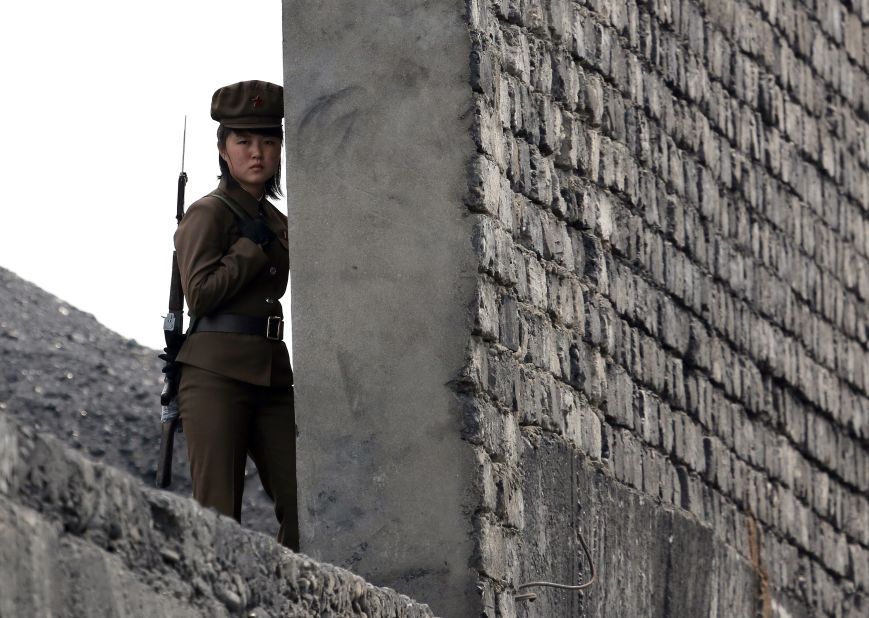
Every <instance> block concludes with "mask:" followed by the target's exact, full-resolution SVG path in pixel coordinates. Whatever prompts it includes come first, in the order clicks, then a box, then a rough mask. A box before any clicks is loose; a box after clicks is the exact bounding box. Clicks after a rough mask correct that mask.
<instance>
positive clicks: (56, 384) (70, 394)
mask: <svg viewBox="0 0 869 618" xmlns="http://www.w3.org/2000/svg"><path fill="white" fill-rule="evenodd" d="M159 321H160V320H159V318H157V320H156V321H155V328H160V324H159ZM157 353H158V352H157V351H156V350H151V349H148V348H145V347H143V346H141V345H139V344H138V343H136V342H135V341H133V340H131V339H125V338H124V337H121V336H120V335H118V334H117V333H115V332H113V331H111V330H109V329H107V328H106V327H104V326H103V325H101V324H100V323H99V322H97V321H96V319H94V317H93V316H92V315H90V314H88V313H84V312H82V311H79V310H77V309H75V308H74V307H71V306H70V305H68V304H66V303H64V302H63V301H62V300H60V299H58V298H56V297H54V296H52V295H51V294H48V293H47V292H45V291H43V290H41V289H39V288H38V287H36V286H35V285H33V284H32V283H29V282H27V281H25V280H23V279H21V278H20V277H18V276H16V275H15V274H13V273H12V272H10V271H8V270H5V269H3V268H0V410H4V411H5V412H7V413H8V414H9V415H10V416H12V417H13V418H15V419H16V420H17V421H18V423H19V424H20V425H26V426H30V427H32V428H33V429H35V430H36V431H38V432H47V433H50V434H54V435H55V436H57V437H58V438H60V439H61V440H62V441H64V442H66V443H67V444H69V445H70V446H72V447H73V448H75V449H77V450H79V451H81V452H82V453H84V454H85V455H87V456H88V457H90V458H92V459H95V460H98V461H101V462H103V463H106V464H109V465H112V466H115V467H117V468H120V469H122V470H124V471H126V472H128V473H130V474H132V475H133V476H135V477H136V478H138V479H140V480H141V481H142V482H143V483H145V484H147V485H149V486H153V484H154V473H155V470H156V463H157V454H158V450H159V436H160V406H159V393H160V389H161V387H162V378H163V376H162V374H161V373H160V367H161V366H162V365H161V361H159V360H158V359H157ZM173 476H174V480H173V485H172V490H173V491H175V492H176V493H179V494H181V495H184V496H189V495H190V477H189V475H188V472H187V452H186V449H185V444H184V438H183V434H179V436H178V439H176V442H175V461H174V467H173ZM242 523H243V524H244V525H245V526H247V527H250V528H253V529H255V530H259V531H261V532H265V533H267V534H274V533H275V532H276V529H277V524H276V522H275V519H274V515H273V512H272V509H271V504H270V501H269V499H268V498H267V497H266V496H265V494H264V492H263V491H262V488H261V486H260V484H259V478H258V477H257V474H256V469H255V468H254V467H253V465H252V464H250V463H249V465H248V471H247V485H246V491H245V504H244V507H243V510H242Z"/></svg>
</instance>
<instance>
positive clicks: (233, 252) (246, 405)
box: [175, 81, 299, 550]
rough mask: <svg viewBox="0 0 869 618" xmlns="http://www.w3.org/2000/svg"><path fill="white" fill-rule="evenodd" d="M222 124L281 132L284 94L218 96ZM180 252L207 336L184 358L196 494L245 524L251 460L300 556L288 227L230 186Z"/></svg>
mask: <svg viewBox="0 0 869 618" xmlns="http://www.w3.org/2000/svg"><path fill="white" fill-rule="evenodd" d="M211 115H212V117H213V118H214V119H215V120H218V121H219V122H221V124H223V125H224V126H226V127H229V128H232V129H241V130H244V129H256V128H266V127H275V126H280V123H281V117H282V115H283V89H282V88H281V87H280V86H277V85H275V84H269V83H267V82H259V81H250V82H240V83H238V84H233V85H231V86H226V87H224V88H221V89H219V90H218V91H217V92H215V93H214V97H213V98H212V110H211ZM221 198H223V199H221ZM225 201H228V202H229V203H230V204H229V205H228V204H227V203H225ZM234 209H237V210H238V212H234ZM240 215H244V216H243V219H244V220H245V221H246V220H248V219H249V218H250V219H255V218H260V219H261V220H262V221H263V222H265V224H266V225H267V226H268V229H270V230H271V232H273V233H274V235H275V238H274V240H272V241H271V242H268V243H265V242H263V244H257V242H259V241H257V242H254V241H253V240H251V239H250V238H248V237H245V236H242V235H241V231H240V230H241V226H242V225H243V221H242V220H240ZM175 249H176V253H177V257H178V267H179V271H180V274H181V284H182V288H183V289H184V296H185V298H186V299H187V305H188V307H189V309H190V314H191V317H192V320H191V322H192V324H194V325H196V326H192V328H193V331H192V332H191V333H190V334H189V335H188V337H187V340H186V341H185V343H184V345H183V346H182V347H181V350H180V351H179V353H178V356H177V362H178V363H180V364H181V367H182V369H181V382H180V385H179V390H178V404H179V409H180V413H181V421H182V423H183V426H184V433H185V435H186V438H187V449H188V456H189V462H190V474H191V478H192V481H193V495H194V497H195V498H196V499H197V500H198V501H199V502H201V503H202V504H203V505H205V506H209V507H213V508H215V509H217V510H218V511H219V512H221V513H223V514H224V515H229V516H232V517H234V518H235V519H237V520H239V521H240V519H241V498H242V491H243V489H244V468H245V463H246V460H247V456H248V455H250V457H251V458H252V459H253V460H254V463H256V466H257V470H258V471H259V475H260V480H261V481H262V484H263V487H264V488H265V490H266V492H267V493H268V494H269V496H270V497H271V498H272V499H273V500H274V502H275V514H276V516H277V519H278V522H279V523H280V530H279V532H278V541H279V542H281V543H282V544H283V545H286V546H287V547H290V548H293V549H296V550H298V547H299V531H298V514H297V504H296V454H295V436H296V434H295V416H294V411H293V389H292V369H291V368H290V360H289V354H288V352H287V347H286V345H285V344H284V343H283V341H281V340H279V337H278V332H279V331H278V330H277V328H274V329H273V328H272V326H273V325H275V326H276V325H278V324H280V323H281V320H282V318H283V310H282V308H281V303H280V302H279V300H278V299H279V298H281V297H282V296H283V295H284V292H286V289H287V281H288V276H289V266H290V265H289V251H288V246H287V218H286V216H284V215H283V214H282V213H281V212H279V211H278V210H277V209H276V208H275V207H274V206H273V205H272V204H270V203H268V202H267V201H266V200H264V199H263V200H262V201H258V200H257V199H256V198H254V197H253V196H252V195H251V194H249V193H248V192H247V191H245V190H243V189H242V188H240V187H238V186H236V188H231V186H230V184H229V183H227V182H226V181H225V180H222V181H221V183H220V185H219V187H218V188H217V190H216V191H215V192H214V193H213V194H210V195H207V196H205V197H203V198H201V199H199V200H198V201H196V202H195V203H193V204H192V205H191V206H190V208H189V209H188V211H187V213H186V214H185V215H184V218H183V219H182V220H181V222H180V224H179V225H178V230H177V232H176V233H175ZM220 320H223V322H220V323H218V321H220ZM226 320H229V322H227V321H226ZM239 323H242V324H243V325H244V327H241V326H239ZM251 324H253V327H254V328H253V330H251V327H250V325H251ZM260 324H262V328H260V326H259V325H260ZM266 325H268V326H266ZM199 328H202V330H198V329H199ZM245 329H247V331H249V332H247V331H246V330H245ZM267 335H268V336H267Z"/></svg>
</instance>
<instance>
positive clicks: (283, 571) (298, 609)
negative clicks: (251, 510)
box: [0, 414, 433, 618]
mask: <svg viewBox="0 0 869 618" xmlns="http://www.w3.org/2000/svg"><path fill="white" fill-rule="evenodd" d="M0 506H2V507H3V508H2V509H0V538H2V537H3V536H4V535H5V536H11V537H12V538H15V537H14V536H13V535H14V534H15V529H16V528H17V529H20V528H21V526H22V522H21V521H20V518H21V515H22V513H23V514H24V515H25V516H26V517H25V519H33V518H32V517H29V516H28V513H27V512H28V511H31V513H33V512H35V513H38V518H39V519H41V520H43V521H44V522H47V523H48V524H49V526H51V527H52V528H53V529H54V530H55V531H56V532H57V534H58V535H59V536H60V537H66V538H67V540H70V541H72V542H74V543H79V544H80V543H81V542H83V543H86V544H88V545H90V546H92V547H95V548H97V549H98V550H99V551H100V552H103V553H106V554H109V555H110V556H111V559H112V561H114V562H115V563H117V561H118V560H119V561H120V564H121V565H122V567H123V569H125V570H126V571H129V574H132V575H133V576H134V577H132V578H130V577H124V576H123V574H122V577H121V579H122V580H128V581H138V582H140V583H142V584H144V585H145V586H146V588H149V589H150V590H152V591H153V593H154V595H155V596H156V597H160V598H163V599H164V600H165V599H166V598H174V599H176V600H177V601H178V606H179V607H185V608H186V609H187V610H193V611H194V612H197V613H201V614H203V615H228V616H234V615H245V616H247V615H250V614H251V612H253V613H255V614H256V615H257V616H278V615H282V616H283V615H292V616H309V615H310V616H319V615H341V616H354V615H366V616H370V617H378V616H389V617H396V618H399V617H401V618H403V617H408V618H422V617H428V616H433V613H432V612H431V610H430V609H429V607H428V606H427V605H424V604H421V603H417V602H415V601H413V600H412V599H410V598H408V597H406V596H404V595H401V594H399V593H397V592H395V591H394V590H391V589H388V588H381V587H376V586H373V585H371V584H369V583H367V582H366V581H365V580H363V579H362V578H361V577H359V576H357V575H354V574H353V573H351V572H349V571H346V570H344V569H341V568H338V567H335V566H333V565H329V564H321V563H317V562H315V561H313V560H311V559H310V558H308V557H307V556H305V555H303V554H294V553H293V552H291V551H289V550H287V549H285V548H283V547H281V546H279V545H278V544H277V543H275V541H274V540H273V539H271V538H269V537H267V536H265V535H262V534H260V533H257V532H253V531H250V530H246V529H244V528H242V527H241V526H239V525H238V524H237V523H236V522H235V521H233V520H231V519H229V518H225V517H222V516H219V515H217V514H216V513H215V512H212V511H208V510H204V509H202V508H201V507H200V506H199V505H198V504H196V503H195V502H194V501H193V500H190V499H184V498H180V497H178V496H175V495H173V494H170V493H168V492H163V491H159V490H156V489H150V488H147V487H145V486H143V485H142V484H141V483H140V482H139V481H137V480H136V479H134V478H133V477H131V476H129V475H127V474H125V473H123V472H121V471H119V470H116V469H114V468H111V467H108V466H104V465H101V464H97V463H95V462H92V461H89V460H87V459H86V458H84V457H82V456H80V455H79V454H77V453H75V452H74V451H72V450H69V449H67V448H66V447H65V446H64V445H63V444H62V443H61V442H59V441H58V440H56V439H54V438H51V437H43V436H37V435H36V434H35V432H34V431H32V430H31V429H30V428H26V427H18V426H17V425H16V424H15V423H13V422H12V421H11V420H10V419H9V418H8V416H6V415H5V414H0ZM22 507H23V508H22ZM9 513H11V514H13V515H14V516H15V518H14V519H12V520H11V521H10V520H9V519H6V520H4V515H5V514H9ZM31 523H32V522H31ZM40 526H41V524H36V525H33V526H31V527H33V528H34V529H37V528H39V527H40ZM41 527H42V529H43V531H44V529H45V526H41ZM19 549H20V551H22V552H25V554H24V555H25V556H29V557H31V558H32V555H30V554H27V552H30V551H32V548H30V547H20V548H19ZM13 551H14V548H13ZM6 558H7V559H6V560H4V561H3V563H2V564H0V589H3V588H7V587H9V586H10V585H12V584H20V582H21V580H22V578H25V579H26V576H27V574H26V573H22V570H26V569H27V566H28V564H29V565H31V566H32V565H33V564H36V562H35V561H34V560H29V561H28V560H23V559H22V560H16V561H10V560H9V559H8V556H6ZM34 575H35V578H39V577H40V574H34ZM49 575H50V574H49ZM4 580H5V581H6V584H5V585H4ZM105 585H106V586H109V585H111V580H106V583H105ZM4 596H5V595H4ZM7 598H8V597H7ZM94 609H99V608H94ZM0 613H2V612H0ZM184 613H185V615H189V614H188V612H187V611H185V612H184ZM33 615H38V614H33ZM105 615H111V613H108V614H105Z"/></svg>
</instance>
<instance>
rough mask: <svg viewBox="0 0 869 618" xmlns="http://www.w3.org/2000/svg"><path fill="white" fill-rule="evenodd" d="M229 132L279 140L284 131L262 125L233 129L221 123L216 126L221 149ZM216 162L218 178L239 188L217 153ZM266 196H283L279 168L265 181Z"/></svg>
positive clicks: (234, 187) (232, 186)
mask: <svg viewBox="0 0 869 618" xmlns="http://www.w3.org/2000/svg"><path fill="white" fill-rule="evenodd" d="M230 133H253V134H255V135H265V136H266V137H276V138H278V139H279V140H281V142H283V141H284V132H283V130H282V129H281V128H280V127H264V128H260V129H233V128H232V127H225V126H223V125H219V126H218V127H217V148H218V149H222V148H223V147H224V146H226V138H228V137H229V134H230ZM217 164H218V165H219V166H220V176H218V178H220V179H221V180H226V184H227V185H228V186H229V188H230V189H240V188H241V185H240V184H238V181H237V180H236V179H235V178H233V177H232V174H231V173H230V171H229V165H227V163H226V161H224V160H223V157H221V156H220V155H217ZM265 189H266V197H269V198H278V197H281V196H283V192H282V191H281V168H280V167H278V171H277V172H275V175H274V176H272V177H271V178H269V179H268V180H267V181H266V187H265Z"/></svg>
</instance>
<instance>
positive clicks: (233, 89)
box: [211, 79, 284, 129]
mask: <svg viewBox="0 0 869 618" xmlns="http://www.w3.org/2000/svg"><path fill="white" fill-rule="evenodd" d="M211 117H212V118H214V119H215V120H216V121H217V122H219V123H220V124H222V125H223V126H225V127H229V128H231V129H263V128H266V127H279V126H281V119H282V118H283V117H284V88H283V86H278V85H277V84H272V83H270V82H261V81H259V80H256V79H254V80H250V81H246V82H238V83H237V84H230V85H229V86H224V87H223V88H218V89H217V90H215V91H214V95H213V96H212V97H211Z"/></svg>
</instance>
